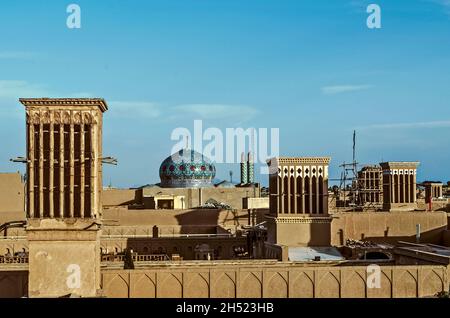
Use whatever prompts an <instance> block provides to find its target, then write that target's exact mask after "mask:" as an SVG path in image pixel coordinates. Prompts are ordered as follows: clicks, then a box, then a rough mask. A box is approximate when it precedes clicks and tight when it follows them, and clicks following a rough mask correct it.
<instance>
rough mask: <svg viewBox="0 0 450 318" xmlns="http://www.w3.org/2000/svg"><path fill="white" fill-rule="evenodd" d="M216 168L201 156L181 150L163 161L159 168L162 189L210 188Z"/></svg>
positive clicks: (189, 150) (190, 150) (194, 152)
mask: <svg viewBox="0 0 450 318" xmlns="http://www.w3.org/2000/svg"><path fill="white" fill-rule="evenodd" d="M215 176H216V167H215V166H214V164H213V163H212V162H211V160H210V159H209V158H207V157H205V156H204V155H203V154H201V153H199V152H197V151H195V150H192V149H181V150H179V151H178V152H176V153H174V154H172V155H171V156H169V157H167V158H166V159H164V161H163V162H162V163H161V166H160V167H159V177H160V178H161V187H163V188H203V187H212V186H213V184H212V180H213V179H214V177H215Z"/></svg>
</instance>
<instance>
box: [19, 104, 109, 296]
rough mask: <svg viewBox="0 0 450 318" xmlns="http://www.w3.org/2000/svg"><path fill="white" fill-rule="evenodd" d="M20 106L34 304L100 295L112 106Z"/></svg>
mask: <svg viewBox="0 0 450 318" xmlns="http://www.w3.org/2000/svg"><path fill="white" fill-rule="evenodd" d="M20 102H21V103H22V104H23V105H24V106H25V109H26V132H27V135H26V136H27V177H28V178H27V180H28V182H27V209H26V210H27V220H28V225H27V236H28V240H29V250H30V264H29V294H30V297H58V296H62V295H65V294H69V293H75V294H78V295H81V296H95V295H96V292H97V290H98V289H99V287H100V284H99V276H100V252H99V225H100V215H101V193H102V162H101V158H102V116H103V112H105V111H106V110H107V109H108V107H107V105H106V102H105V101H104V100H103V99H97V98H95V99H87V98H23V99H20ZM50 269H51V270H50ZM69 275H73V276H70V277H69Z"/></svg>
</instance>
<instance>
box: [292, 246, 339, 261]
mask: <svg viewBox="0 0 450 318" xmlns="http://www.w3.org/2000/svg"><path fill="white" fill-rule="evenodd" d="M288 256H289V261H292V262H298V261H314V259H315V258H316V257H320V260H321V261H342V260H345V258H344V257H343V256H342V255H341V253H340V252H339V251H338V249H337V248H336V247H289V248H288Z"/></svg>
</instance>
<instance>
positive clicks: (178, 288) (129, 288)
mask: <svg viewBox="0 0 450 318" xmlns="http://www.w3.org/2000/svg"><path fill="white" fill-rule="evenodd" d="M122 266H123V265H122ZM120 267H121V266H120V265H119V266H117V267H106V268H103V269H102V270H101V286H102V289H103V293H104V295H105V296H106V297H109V298H167V297H173V298H182V297H183V298H192V297H196V298H197V297H198V298H208V297H215V298H217V297H218V298H235V297H239V298H405V297H427V296H433V295H435V294H436V293H438V292H440V291H443V290H447V288H448V286H449V274H450V268H449V267H446V266H439V265H411V266H391V265H388V266H381V273H380V276H379V277H380V280H379V281H380V288H376V287H375V288H369V287H368V286H367V281H368V280H370V281H372V280H371V278H372V277H368V275H370V273H369V274H367V267H366V266H339V264H334V265H333V264H326V263H315V264H305V263H289V262H276V261H259V262H258V261H239V262H231V261H195V262H179V263H177V262H162V263H159V264H155V265H147V266H145V267H138V268H137V269H135V270H124V269H120ZM27 286H28V270H27V269H26V268H23V269H21V270H17V269H7V268H0V298H6V297H14V298H18V297H22V296H26V295H27V293H28V289H27Z"/></svg>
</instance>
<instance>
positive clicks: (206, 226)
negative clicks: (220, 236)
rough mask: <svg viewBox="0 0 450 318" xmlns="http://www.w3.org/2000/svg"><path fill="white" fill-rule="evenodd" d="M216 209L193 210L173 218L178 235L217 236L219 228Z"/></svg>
mask: <svg viewBox="0 0 450 318" xmlns="http://www.w3.org/2000/svg"><path fill="white" fill-rule="evenodd" d="M219 215H220V210H218V209H194V210H189V211H187V212H185V213H182V214H178V215H176V216H175V218H176V219H177V222H178V225H179V226H180V234H217V233H218V232H219V231H220V230H218V227H219Z"/></svg>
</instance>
